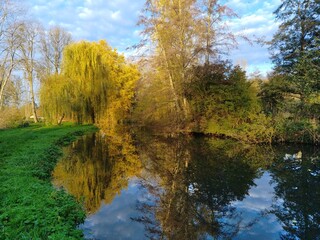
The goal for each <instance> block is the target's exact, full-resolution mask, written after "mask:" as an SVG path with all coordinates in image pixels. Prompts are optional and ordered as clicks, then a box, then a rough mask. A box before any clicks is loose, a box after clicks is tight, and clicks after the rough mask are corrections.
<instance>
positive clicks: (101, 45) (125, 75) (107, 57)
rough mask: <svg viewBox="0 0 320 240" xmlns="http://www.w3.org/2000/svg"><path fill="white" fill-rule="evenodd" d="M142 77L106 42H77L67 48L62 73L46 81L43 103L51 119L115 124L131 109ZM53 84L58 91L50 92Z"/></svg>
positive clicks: (42, 95)
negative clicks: (138, 80) (61, 118)
mask: <svg viewBox="0 0 320 240" xmlns="http://www.w3.org/2000/svg"><path fill="white" fill-rule="evenodd" d="M57 76H59V77H57ZM138 78H139V74H138V71H137V70H136V68H135V67H134V66H131V65H128V64H126V62H125V59H124V57H123V56H120V55H119V54H118V53H117V52H116V51H115V50H113V49H112V48H111V47H110V46H109V45H108V44H107V43H106V42H105V41H100V42H85V41H82V42H78V43H73V44H70V45H68V46H67V47H66V48H65V50H64V56H63V60H62V73H61V74H60V75H56V76H55V77H53V78H52V79H50V77H49V78H48V81H45V82H44V86H43V88H42V94H41V103H42V105H43V106H44V109H45V111H46V115H47V116H49V119H50V118H51V117H52V116H58V115H60V116H66V117H68V118H76V119H77V121H78V122H90V123H98V124H99V123H100V124H101V123H103V124H111V122H112V124H113V123H114V122H117V121H120V119H121V118H123V117H125V113H127V112H128V111H129V110H130V106H131V99H132V97H133V88H134V85H135V82H136V81H137V79H138ZM51 87H52V88H55V89H56V90H55V91H54V92H52V93H49V94H47V92H46V89H49V88H51ZM50 94H52V95H53V99H55V101H51V99H50ZM106 119H107V120H106Z"/></svg>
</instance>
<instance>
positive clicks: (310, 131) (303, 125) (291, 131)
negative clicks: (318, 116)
mask: <svg viewBox="0 0 320 240" xmlns="http://www.w3.org/2000/svg"><path fill="white" fill-rule="evenodd" d="M276 123H277V124H276V134H275V138H276V140H277V141H281V142H299V143H319V142H320V126H317V125H315V124H313V123H311V122H310V121H309V120H293V119H278V121H277V122H276Z"/></svg>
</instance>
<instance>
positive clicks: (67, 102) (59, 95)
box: [40, 74, 76, 122]
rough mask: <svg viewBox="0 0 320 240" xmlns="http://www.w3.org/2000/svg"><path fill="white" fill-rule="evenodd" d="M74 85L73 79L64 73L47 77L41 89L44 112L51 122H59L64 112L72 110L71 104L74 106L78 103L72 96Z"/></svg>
mask: <svg viewBox="0 0 320 240" xmlns="http://www.w3.org/2000/svg"><path fill="white" fill-rule="evenodd" d="M74 87H75V86H74V85H72V82H71V80H70V79H68V78H66V77H65V76H62V75H56V74H55V75H51V76H48V77H47V78H46V81H45V84H43V85H42V87H41V89H40V99H41V105H42V108H43V114H44V116H46V119H47V120H48V121H49V122H57V121H58V119H59V118H61V117H62V114H65V113H70V112H72V109H71V106H73V108H74V106H75V104H76V102H75V98H72V97H71V94H72V93H73V92H74ZM67 117H69V118H70V117H72V116H71V115H68V116H67Z"/></svg>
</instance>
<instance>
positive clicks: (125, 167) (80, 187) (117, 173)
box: [53, 131, 141, 213]
mask: <svg viewBox="0 0 320 240" xmlns="http://www.w3.org/2000/svg"><path fill="white" fill-rule="evenodd" d="M65 151H67V152H66V153H65V156H66V158H64V159H61V160H60V161H59V162H58V164H57V166H56V168H55V170H54V172H53V179H54V185H56V186H63V187H64V188H65V189H66V190H67V191H68V192H69V193H70V194H72V195H74V196H75V197H76V198H77V199H83V200H84V204H85V208H86V210H87V212H90V213H94V212H96V211H97V210H98V209H99V207H100V205H101V201H104V202H105V203H111V202H112V200H113V198H114V197H115V196H116V195H117V194H120V191H121V190H122V189H124V188H126V187H127V186H128V180H129V178H131V177H133V176H135V175H137V174H138V172H139V171H140V170H141V164H140V161H139V158H138V155H137V154H136V149H135V147H134V145H133V141H132V138H131V135H130V134H128V133H127V132H123V131H118V132H117V131H113V132H112V134H108V135H106V134H105V133H103V134H99V133H95V134H93V135H92V136H86V137H83V138H81V139H79V140H78V141H77V142H75V143H73V144H72V147H71V148H66V149H65Z"/></svg>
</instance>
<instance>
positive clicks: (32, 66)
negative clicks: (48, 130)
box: [19, 21, 41, 122]
mask: <svg viewBox="0 0 320 240" xmlns="http://www.w3.org/2000/svg"><path fill="white" fill-rule="evenodd" d="M40 29H41V27H40V25H39V24H38V23H37V22H27V21H26V22H24V23H22V24H21V25H20V27H19V38H20V43H21V44H20V46H19V64H20V68H21V70H22V71H23V75H24V79H25V80H26V81H27V82H28V84H29V91H30V97H31V99H30V100H31V108H32V114H33V117H34V122H38V116H37V111H36V102H35V92H34V82H35V79H36V67H37V50H38V43H39V36H40Z"/></svg>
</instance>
